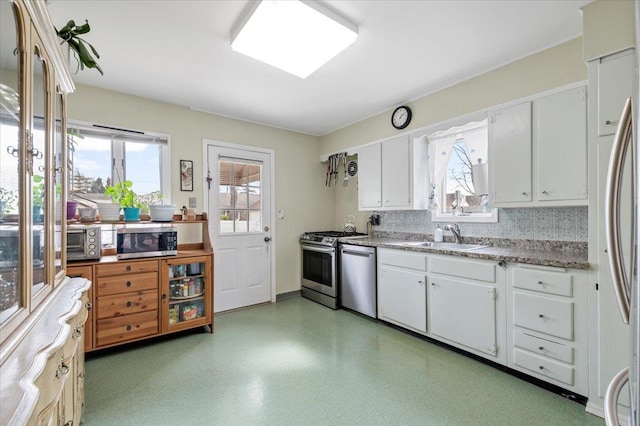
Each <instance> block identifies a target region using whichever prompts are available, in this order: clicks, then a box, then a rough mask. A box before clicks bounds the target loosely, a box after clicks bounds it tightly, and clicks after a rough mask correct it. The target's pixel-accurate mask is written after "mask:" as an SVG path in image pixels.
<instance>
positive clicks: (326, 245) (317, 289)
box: [300, 231, 367, 309]
mask: <svg viewBox="0 0 640 426" xmlns="http://www.w3.org/2000/svg"><path fill="white" fill-rule="evenodd" d="M366 236H367V234H362V233H358V232H340V231H316V232H306V233H304V234H302V235H301V236H300V249H301V250H302V282H301V285H302V290H301V294H302V296H303V297H306V298H307V299H311V300H313V301H315V302H318V303H321V304H323V305H325V306H328V307H330V308H331V309H337V308H338V277H337V270H338V267H337V259H338V256H337V253H336V252H337V246H338V239H339V238H348V239H353V238H365V237H366Z"/></svg>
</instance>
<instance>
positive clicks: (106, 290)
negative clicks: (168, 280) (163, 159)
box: [96, 272, 158, 297]
mask: <svg viewBox="0 0 640 426" xmlns="http://www.w3.org/2000/svg"><path fill="white" fill-rule="evenodd" d="M157 288H158V273H157V272H146V273H144V274H130V275H122V276H115V277H107V278H98V280H97V281H96V296H98V297H100V296H107V295H110V294H118V293H128V292H132V291H134V292H135V291H141V290H151V289H157Z"/></svg>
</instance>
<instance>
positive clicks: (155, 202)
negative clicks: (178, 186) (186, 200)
mask: <svg viewBox="0 0 640 426" xmlns="http://www.w3.org/2000/svg"><path fill="white" fill-rule="evenodd" d="M139 199H140V201H141V202H142V204H143V209H145V210H146V211H148V212H149V216H150V219H151V221H152V222H171V221H173V213H174V212H175V210H176V206H175V204H164V194H161V193H160V191H155V192H152V193H150V194H146V195H142V196H140V197H139Z"/></svg>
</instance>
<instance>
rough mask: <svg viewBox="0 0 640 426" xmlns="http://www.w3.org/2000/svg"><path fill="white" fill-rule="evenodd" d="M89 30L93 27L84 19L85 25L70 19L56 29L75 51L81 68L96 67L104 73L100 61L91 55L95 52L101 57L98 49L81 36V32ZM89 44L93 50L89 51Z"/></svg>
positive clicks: (85, 32)
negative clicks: (77, 23)
mask: <svg viewBox="0 0 640 426" xmlns="http://www.w3.org/2000/svg"><path fill="white" fill-rule="evenodd" d="M89 31H91V27H90V26H89V21H87V20H85V21H84V24H83V25H76V23H75V21H74V20H70V21H69V22H67V25H65V26H64V27H62V28H60V29H59V30H58V29H56V33H57V34H58V37H60V38H61V39H62V43H64V42H65V41H66V42H67V44H68V45H69V49H70V50H71V51H72V52H73V55H74V56H75V58H76V60H77V61H78V67H79V68H80V69H84V67H87V68H95V69H96V70H98V72H99V73H100V74H103V75H104V73H103V72H102V68H100V65H98V62H97V61H96V60H95V59H94V58H93V56H92V55H91V53H92V52H93V54H94V55H96V58H100V55H99V54H98V51H97V50H96V49H95V48H94V47H93V46H92V45H91V43H89V42H88V41H86V40H85V39H83V38H81V37H80V35H81V34H87V33H88V32H89ZM62 43H61V44H62ZM87 46H89V49H91V52H89V49H87Z"/></svg>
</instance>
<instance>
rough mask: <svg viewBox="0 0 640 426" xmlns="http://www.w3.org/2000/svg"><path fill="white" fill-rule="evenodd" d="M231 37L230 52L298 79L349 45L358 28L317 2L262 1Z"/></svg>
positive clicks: (355, 36)
mask: <svg viewBox="0 0 640 426" xmlns="http://www.w3.org/2000/svg"><path fill="white" fill-rule="evenodd" d="M249 12H250V15H249V16H248V17H246V18H245V19H244V20H243V21H242V22H240V25H239V26H238V29H237V30H236V31H235V33H234V34H232V38H231V48H232V49H233V50H234V51H236V52H239V53H242V54H244V55H247V56H250V57H252V58H254V59H257V60H259V61H262V62H265V63H267V64H269V65H272V66H274V67H276V68H279V69H281V70H283V71H286V72H289V73H291V74H293V75H296V76H298V77H300V78H306V77H307V76H309V75H310V74H311V73H313V72H314V71H315V70H317V69H318V68H320V67H321V66H322V65H324V64H326V63H327V62H328V61H329V60H331V59H332V58H333V57H335V56H336V55H337V54H338V53H340V52H342V51H343V50H344V49H346V48H347V47H348V46H349V45H351V44H352V43H353V42H354V41H355V40H356V38H357V37H358V28H357V26H356V25H354V24H353V23H351V22H349V21H347V20H346V19H344V18H342V17H341V16H339V15H337V14H336V13H335V12H333V11H331V10H329V9H327V8H325V7H323V6H322V5H320V4H318V3H317V2H307V1H305V2H302V1H297V0H280V1H278V0H275V1H270V0H265V1H262V2H260V3H258V4H257V6H256V7H255V8H252V10H251V11H249Z"/></svg>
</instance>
